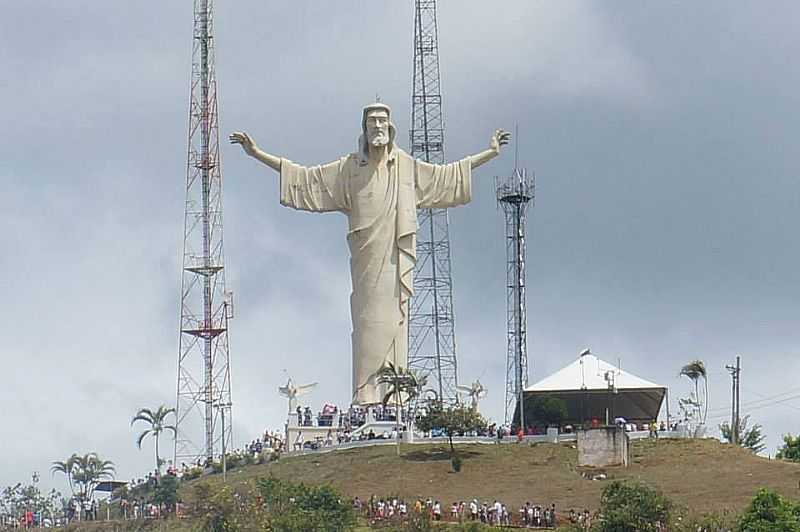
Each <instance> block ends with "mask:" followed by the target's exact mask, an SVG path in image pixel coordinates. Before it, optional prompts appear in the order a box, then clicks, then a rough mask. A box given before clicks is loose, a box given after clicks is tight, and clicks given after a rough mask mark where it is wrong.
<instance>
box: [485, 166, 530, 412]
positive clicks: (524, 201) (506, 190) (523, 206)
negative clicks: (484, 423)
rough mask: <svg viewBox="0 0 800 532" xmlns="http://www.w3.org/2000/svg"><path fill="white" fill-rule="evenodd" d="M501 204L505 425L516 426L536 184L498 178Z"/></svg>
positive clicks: (522, 175)
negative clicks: (528, 231) (505, 333)
mask: <svg viewBox="0 0 800 532" xmlns="http://www.w3.org/2000/svg"><path fill="white" fill-rule="evenodd" d="M495 184H496V187H497V201H498V203H499V204H500V206H501V207H502V208H503V212H504V213H505V218H506V281H507V282H506V288H507V296H506V317H507V322H508V345H507V352H506V397H505V422H506V423H512V422H513V421H514V420H513V419H511V417H512V416H514V407H515V404H516V403H517V402H519V408H520V411H521V413H520V416H519V418H517V419H525V418H524V412H522V411H523V406H524V405H523V402H522V400H521V399H522V392H523V390H524V389H525V387H526V386H527V385H528V336H527V309H526V303H525V252H526V250H525V234H526V231H525V225H526V222H527V217H528V206H529V204H530V202H531V201H532V200H533V199H534V186H535V181H534V178H533V177H528V176H527V174H526V172H525V170H524V169H523V170H515V171H514V175H513V176H511V177H509V178H506V179H502V180H501V179H496V180H495Z"/></svg>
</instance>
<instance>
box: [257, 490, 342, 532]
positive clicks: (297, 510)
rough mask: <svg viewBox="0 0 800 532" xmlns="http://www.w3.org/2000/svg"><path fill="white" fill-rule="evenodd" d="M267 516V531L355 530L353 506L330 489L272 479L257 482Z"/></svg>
mask: <svg viewBox="0 0 800 532" xmlns="http://www.w3.org/2000/svg"><path fill="white" fill-rule="evenodd" d="M256 488H257V490H258V493H259V494H260V496H261V499H262V501H263V508H264V510H265V511H266V514H267V521H268V528H267V529H268V530H273V531H275V532H306V531H308V530H314V531H318V532H344V531H347V530H352V529H353V528H354V527H355V523H356V516H355V512H354V510H353V508H352V506H351V505H350V504H348V503H347V502H346V501H343V500H342V497H341V495H340V494H339V493H338V492H337V491H336V490H335V489H333V488H332V487H331V486H306V485H305V484H294V483H292V482H288V481H285V480H281V479H277V478H274V477H270V478H267V479H260V480H258V481H257V482H256Z"/></svg>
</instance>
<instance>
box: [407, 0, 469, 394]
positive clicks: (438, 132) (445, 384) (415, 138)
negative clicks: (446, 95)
mask: <svg viewBox="0 0 800 532" xmlns="http://www.w3.org/2000/svg"><path fill="white" fill-rule="evenodd" d="M413 85H414V86H413V92H412V98H411V132H410V137H411V139H410V141H411V155H412V156H413V157H416V158H419V159H422V160H425V161H427V162H430V163H439V164H440V163H444V117H443V115H442V91H441V80H440V75H439V30H438V25H437V21H436V0H415V2H414V81H413ZM417 220H418V224H419V228H418V230H417V265H416V269H415V271H414V297H413V298H412V299H411V305H410V312H409V323H408V353H409V367H410V368H411V369H413V370H415V371H417V372H418V373H420V374H421V375H424V376H426V377H428V382H429V383H430V384H431V385H433V386H434V387H435V390H436V392H437V394H438V398H439V399H440V400H442V401H443V402H445V403H456V402H457V401H458V390H457V389H456V385H457V384H458V364H457V359H456V336H455V326H454V318H453V280H452V277H451V274H450V228H449V220H448V216H447V209H420V210H418V211H417Z"/></svg>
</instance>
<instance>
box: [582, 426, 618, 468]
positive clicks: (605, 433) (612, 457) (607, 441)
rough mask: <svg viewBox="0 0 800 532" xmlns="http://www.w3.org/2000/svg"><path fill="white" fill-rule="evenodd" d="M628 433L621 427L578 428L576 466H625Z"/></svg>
mask: <svg viewBox="0 0 800 532" xmlns="http://www.w3.org/2000/svg"><path fill="white" fill-rule="evenodd" d="M628 459H629V448H628V435H627V434H625V429H623V428H622V427H599V428H595V429H585V430H578V466H579V467H612V466H627V465H628Z"/></svg>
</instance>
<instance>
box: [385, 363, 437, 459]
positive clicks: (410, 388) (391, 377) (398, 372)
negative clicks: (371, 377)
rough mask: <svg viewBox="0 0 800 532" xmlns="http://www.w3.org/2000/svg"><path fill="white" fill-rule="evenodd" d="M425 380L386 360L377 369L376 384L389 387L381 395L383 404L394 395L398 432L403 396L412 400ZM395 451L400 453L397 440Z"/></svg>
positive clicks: (420, 390) (398, 430)
mask: <svg viewBox="0 0 800 532" xmlns="http://www.w3.org/2000/svg"><path fill="white" fill-rule="evenodd" d="M426 382H427V379H426V378H425V377H420V376H417V375H416V374H415V373H414V372H413V371H411V370H409V369H406V368H403V367H399V366H395V365H394V364H393V363H391V362H387V363H386V365H385V366H383V367H382V368H381V369H380V370H379V371H378V384H386V385H388V387H389V388H388V390H387V391H386V395H384V396H383V404H384V406H385V405H386V404H387V403H388V402H389V401H390V400H391V399H392V397H394V401H395V410H396V413H395V420H396V421H395V426H396V427H397V432H398V434H399V433H400V416H401V413H402V411H403V396H404V395H405V396H406V400H407V401H413V400H414V399H415V398H417V397H418V396H419V394H420V393H422V388H423V386H425V383H426ZM411 421H413V420H411ZM397 452H398V453H400V442H399V441H398V442H397Z"/></svg>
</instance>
